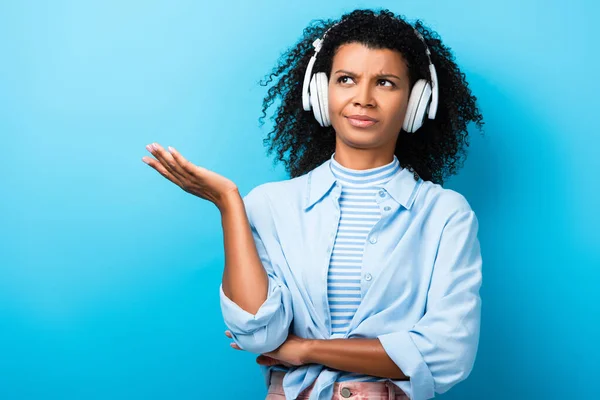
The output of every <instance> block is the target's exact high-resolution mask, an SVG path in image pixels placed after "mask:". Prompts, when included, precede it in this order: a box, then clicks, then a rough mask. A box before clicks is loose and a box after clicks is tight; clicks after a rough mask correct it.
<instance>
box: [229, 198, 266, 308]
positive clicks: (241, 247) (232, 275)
mask: <svg viewBox="0 0 600 400" xmlns="http://www.w3.org/2000/svg"><path fill="white" fill-rule="evenodd" d="M218 207H219V210H220V211H221V225H222V226H223V242H224V246H225V268H224V270H223V283H222V285H223V286H222V287H223V293H224V294H225V295H226V296H227V297H228V298H229V299H231V301H233V302H234V303H236V304H237V305H238V306H239V307H240V308H242V309H243V310H244V311H247V312H249V313H250V314H256V312H257V311H258V309H259V308H260V306H261V305H262V304H263V303H264V302H265V300H266V299H267V289H268V286H269V281H268V277H267V273H266V271H265V269H264V267H263V265H262V262H261V261H260V258H259V256H258V252H257V250H256V245H255V243H254V237H253V236H252V231H251V228H250V224H249V222H248V217H247V215H246V209H245V207H244V200H243V199H242V197H241V196H240V194H239V192H238V191H237V190H234V191H231V192H229V193H228V194H227V195H226V196H225V198H224V199H223V202H222V203H221V204H220V205H218Z"/></svg>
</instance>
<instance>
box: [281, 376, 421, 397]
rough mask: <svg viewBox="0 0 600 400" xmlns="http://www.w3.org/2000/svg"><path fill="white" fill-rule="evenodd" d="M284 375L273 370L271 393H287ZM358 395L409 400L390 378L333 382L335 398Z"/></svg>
mask: <svg viewBox="0 0 600 400" xmlns="http://www.w3.org/2000/svg"><path fill="white" fill-rule="evenodd" d="M284 376H285V372H284V371H271V382H270V384H269V393H273V394H279V395H285V393H284V392H283V377H284ZM314 385H315V384H314V383H312V384H311V385H310V386H309V387H307V388H306V389H304V390H303V391H302V392H301V393H300V395H299V396H298V400H300V399H308V397H309V395H310V392H311V391H312V389H313V387H314ZM358 395H361V396H373V397H376V398H382V399H390V400H409V399H408V396H407V395H406V393H404V391H403V390H402V389H400V388H399V387H398V386H396V385H395V384H394V383H393V382H391V381H389V380H388V381H379V382H360V381H346V382H335V383H334V384H333V399H346V398H348V399H353V398H354V399H356V396H358ZM378 396H379V397H378ZM361 398H362V397H361ZM367 398H370V397H367Z"/></svg>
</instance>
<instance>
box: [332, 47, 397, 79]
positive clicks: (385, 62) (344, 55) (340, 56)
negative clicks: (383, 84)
mask: <svg viewBox="0 0 600 400" xmlns="http://www.w3.org/2000/svg"><path fill="white" fill-rule="evenodd" d="M332 62H333V64H332V71H334V72H335V71H336V70H338V69H340V68H341V69H349V70H351V71H357V72H358V71H361V70H367V71H368V70H377V71H378V72H379V71H380V70H383V71H384V72H386V73H397V74H402V75H405V74H407V72H408V68H407V66H406V61H405V59H404V57H403V56H402V54H401V53H400V52H399V51H397V50H391V49H370V48H368V47H367V46H365V45H363V44H362V43H345V44H342V45H340V46H339V47H338V48H337V50H336V53H335V55H334V56H333V60H332Z"/></svg>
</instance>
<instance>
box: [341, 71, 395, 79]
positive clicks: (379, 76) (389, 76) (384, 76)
mask: <svg viewBox="0 0 600 400" xmlns="http://www.w3.org/2000/svg"><path fill="white" fill-rule="evenodd" d="M340 72H342V73H344V74H348V75H352V76H356V74H355V73H354V72H350V71H346V70H344V69H338V70H337V71H335V72H334V74H337V73H340ZM376 78H396V79H398V80H399V81H401V80H402V79H400V77H398V76H396V75H393V74H382V75H377V76H376Z"/></svg>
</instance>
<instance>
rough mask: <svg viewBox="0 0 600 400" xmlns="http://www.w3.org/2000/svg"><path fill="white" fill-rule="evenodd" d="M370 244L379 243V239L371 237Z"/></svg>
mask: <svg viewBox="0 0 600 400" xmlns="http://www.w3.org/2000/svg"><path fill="white" fill-rule="evenodd" d="M369 242H371V243H377V239H375V238H374V237H371V239H369Z"/></svg>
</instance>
